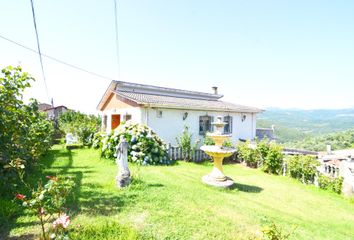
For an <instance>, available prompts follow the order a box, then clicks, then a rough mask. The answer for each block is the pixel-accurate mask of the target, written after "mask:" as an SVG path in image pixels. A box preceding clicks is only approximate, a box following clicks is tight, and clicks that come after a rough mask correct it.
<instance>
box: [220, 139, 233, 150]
mask: <svg viewBox="0 0 354 240" xmlns="http://www.w3.org/2000/svg"><path fill="white" fill-rule="evenodd" d="M222 146H223V147H226V148H234V144H233V143H232V141H231V140H230V139H227V140H225V141H224V142H223V143H222Z"/></svg>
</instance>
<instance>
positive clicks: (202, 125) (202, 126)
mask: <svg viewBox="0 0 354 240" xmlns="http://www.w3.org/2000/svg"><path fill="white" fill-rule="evenodd" d="M211 122H212V117H211V116H200V117H199V135H205V134H206V133H207V132H211V130H212V129H211Z"/></svg>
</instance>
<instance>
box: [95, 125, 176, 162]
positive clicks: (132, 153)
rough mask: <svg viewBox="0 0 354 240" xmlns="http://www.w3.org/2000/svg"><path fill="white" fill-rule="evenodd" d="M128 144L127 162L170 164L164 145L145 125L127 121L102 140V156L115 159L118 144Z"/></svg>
mask: <svg viewBox="0 0 354 240" xmlns="http://www.w3.org/2000/svg"><path fill="white" fill-rule="evenodd" d="M122 139H125V140H126V141H127V142H128V143H129V149H128V160H129V161H131V162H135V163H138V164H140V165H157V164H167V165H168V164H171V163H172V162H171V161H170V160H169V159H168V157H167V147H166V144H165V143H164V142H163V141H162V139H161V138H159V137H158V136H157V135H156V133H155V132H154V131H153V130H151V129H150V128H149V127H147V126H146V125H141V124H137V123H133V122H131V121H127V122H126V123H124V124H121V125H119V127H118V128H117V129H115V131H113V132H112V133H110V134H109V135H107V136H106V137H104V138H103V139H102V156H104V157H105V158H111V159H113V158H115V157H116V149H117V146H118V144H119V142H120V141H121V140H122Z"/></svg>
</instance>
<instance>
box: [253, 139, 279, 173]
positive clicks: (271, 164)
mask: <svg viewBox="0 0 354 240" xmlns="http://www.w3.org/2000/svg"><path fill="white" fill-rule="evenodd" d="M265 150H268V151H265ZM257 151H258V153H259V155H260V156H262V157H264V158H263V159H264V160H263V163H262V170H263V171H264V172H267V173H272V174H280V173H281V170H282V167H283V158H284V155H283V149H282V147H281V146H280V145H277V144H275V143H272V144H269V145H268V147H266V146H264V144H258V145H257Z"/></svg>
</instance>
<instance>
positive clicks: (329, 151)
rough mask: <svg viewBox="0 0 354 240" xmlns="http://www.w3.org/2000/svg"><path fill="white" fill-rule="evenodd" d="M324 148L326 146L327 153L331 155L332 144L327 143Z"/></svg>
mask: <svg viewBox="0 0 354 240" xmlns="http://www.w3.org/2000/svg"><path fill="white" fill-rule="evenodd" d="M326 148H327V154H328V155H331V154H332V146H331V145H327V146H326Z"/></svg>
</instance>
